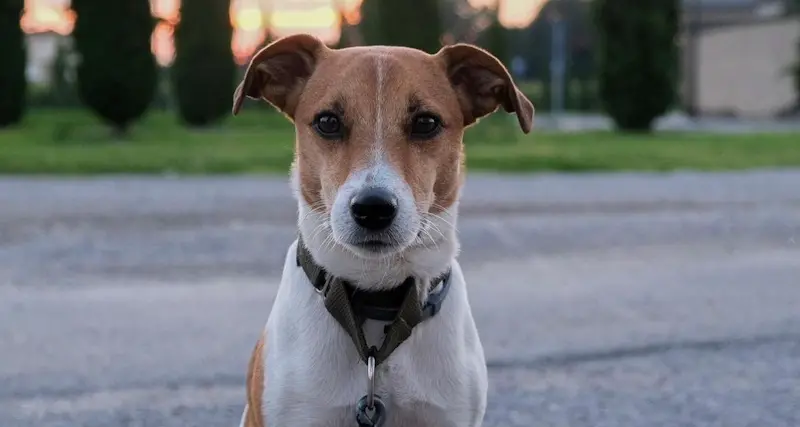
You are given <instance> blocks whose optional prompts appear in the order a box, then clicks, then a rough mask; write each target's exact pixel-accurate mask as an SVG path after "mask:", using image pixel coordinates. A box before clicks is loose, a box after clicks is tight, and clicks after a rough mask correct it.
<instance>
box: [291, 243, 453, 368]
mask: <svg viewBox="0 0 800 427" xmlns="http://www.w3.org/2000/svg"><path fill="white" fill-rule="evenodd" d="M297 264H298V266H300V267H302V268H303V271H304V272H305V273H306V276H308V278H309V280H310V281H311V283H312V285H314V288H316V289H317V291H318V292H319V293H320V294H322V297H323V300H324V303H325V308H326V309H327V310H328V312H329V313H330V314H331V316H333V318H334V319H336V321H337V322H338V323H339V324H340V325H341V326H342V328H344V330H345V332H347V334H348V335H349V336H350V338H351V339H352V340H353V343H354V344H355V346H356V350H357V351H358V355H359V357H360V358H361V360H362V361H364V363H366V362H367V359H368V358H369V357H370V356H372V357H374V358H375V364H376V365H380V364H381V363H382V362H383V361H385V360H386V359H387V358H388V357H389V355H390V354H392V352H393V351H394V350H395V349H397V347H398V346H400V344H402V343H403V342H404V341H405V340H406V339H408V337H410V336H411V331H412V330H413V329H414V327H415V326H417V325H418V324H420V323H421V322H423V321H425V320H427V319H429V318H431V317H433V316H434V315H436V313H437V312H438V310H439V307H440V306H441V303H442V301H443V300H444V297H445V296H446V295H447V290H448V289H449V282H450V280H449V275H450V271H449V270H448V271H447V273H446V274H445V275H443V276H442V277H439V278H437V279H436V280H433V281H432V282H431V288H434V287H436V286H437V285H438V284H439V283H440V282H442V283H443V286H442V289H441V290H440V291H439V292H437V294H435V295H431V297H429V298H430V299H431V301H430V302H429V303H428V304H426V305H425V306H424V307H423V305H422V303H421V301H420V297H419V292H417V288H416V286H415V279H414V278H413V277H409V278H408V279H406V281H405V282H403V284H402V285H400V286H405V287H406V289H407V290H406V292H405V296H404V297H403V300H402V303H401V304H400V307H399V309H398V310H397V315H396V316H395V317H394V319H393V320H392V321H391V323H390V324H389V325H388V326H387V327H386V328H385V329H384V331H385V336H384V339H383V343H382V344H381V347H380V348H377V349H376V348H375V347H369V346H368V345H367V340H366V338H365V337H364V330H363V329H362V328H361V325H362V323H363V321H364V318H363V317H360V316H358V315H357V314H356V311H355V310H354V307H353V302H352V300H351V297H350V295H349V291H348V286H347V282H346V281H345V280H342V279H340V278H337V277H333V276H331V275H329V274H327V273H326V272H325V270H324V269H323V268H322V267H320V266H319V265H317V264H316V262H315V261H314V259H313V258H312V256H311V253H310V252H309V251H308V249H307V248H306V247H305V245H304V244H303V242H302V240H300V239H298V242H297Z"/></svg>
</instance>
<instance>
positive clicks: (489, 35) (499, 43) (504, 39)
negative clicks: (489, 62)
mask: <svg viewBox="0 0 800 427" xmlns="http://www.w3.org/2000/svg"><path fill="white" fill-rule="evenodd" d="M489 16H490V17H491V23H490V24H489V26H488V27H487V28H486V29H485V30H483V33H482V34H481V37H480V39H479V44H480V45H481V47H483V48H484V49H486V50H488V51H489V52H491V53H492V54H493V55H494V56H496V57H497V59H499V60H500V62H502V63H503V64H504V65H505V66H506V67H508V66H509V63H510V61H511V58H510V56H511V55H510V53H509V50H510V49H509V47H510V46H509V42H510V40H509V37H508V36H509V30H508V29H507V28H506V27H504V26H503V24H502V23H500V10H499V9H498V8H495V9H492V10H490V11H489Z"/></svg>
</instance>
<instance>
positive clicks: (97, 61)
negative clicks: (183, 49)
mask: <svg viewBox="0 0 800 427" xmlns="http://www.w3.org/2000/svg"><path fill="white" fill-rule="evenodd" d="M72 8H73V9H74V10H75V12H76V14H77V20H76V22H75V29H74V31H73V37H74V40H75V49H76V50H77V52H78V54H79V55H80V62H79V65H78V68H77V80H78V93H79V95H80V98H81V101H82V102H83V103H84V104H85V105H87V106H88V107H89V108H90V109H91V110H92V111H93V112H94V113H95V114H97V115H98V116H99V117H100V118H101V119H102V120H103V121H104V122H105V123H107V124H109V125H110V126H112V128H113V129H114V131H115V132H116V133H117V134H118V135H122V134H124V133H126V132H127V130H128V128H129V126H130V125H131V124H132V123H133V122H134V121H136V120H138V119H139V118H141V117H142V115H144V113H145V112H146V111H147V108H148V107H149V106H150V103H151V102H152V101H153V98H154V97H155V93H156V85H157V79H158V77H157V75H158V70H157V64H156V61H155V57H154V56H153V53H152V51H151V47H150V38H151V36H152V33H153V29H154V27H155V19H154V18H153V16H152V15H151V14H150V2H149V1H148V0H113V1H110V0H72Z"/></svg>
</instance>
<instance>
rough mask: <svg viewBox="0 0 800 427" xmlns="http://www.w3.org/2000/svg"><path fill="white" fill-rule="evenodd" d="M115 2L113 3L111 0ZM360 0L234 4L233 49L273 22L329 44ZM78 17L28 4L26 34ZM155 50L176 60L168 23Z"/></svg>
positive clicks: (517, 19)
mask: <svg viewBox="0 0 800 427" xmlns="http://www.w3.org/2000/svg"><path fill="white" fill-rule="evenodd" d="M109 1H113V0H109ZM502 1H503V7H502V8H501V14H500V20H501V22H502V23H503V24H504V25H506V26H509V27H518V26H525V25H527V24H528V23H530V22H531V21H532V20H533V18H534V17H535V16H536V13H537V12H538V11H539V8H540V6H541V3H542V2H544V1H545V0H502ZM360 2H361V0H232V5H231V22H232V23H233V25H234V27H235V31H234V37H233V43H232V45H233V49H234V53H235V54H236V56H237V57H238V58H240V59H243V58H246V57H247V55H249V54H250V52H252V50H253V49H255V48H256V47H258V45H259V44H260V43H261V41H262V40H261V38H262V36H263V29H264V28H265V27H267V25H268V24H271V27H272V29H273V31H274V32H275V33H276V34H277V35H279V36H283V35H288V34H293V33H298V32H306V33H311V34H314V35H316V36H318V37H320V38H322V39H324V40H326V41H335V40H337V39H338V37H339V22H338V14H337V13H336V9H335V6H336V5H340V6H343V7H344V8H345V10H356V8H357V6H358V4H359V3H360ZM469 2H470V3H472V5H473V6H491V5H494V4H495V3H496V2H497V0H469ZM179 5H180V0H151V8H152V10H153V14H154V15H156V16H159V17H162V18H166V19H171V18H175V17H176V16H177V10H178V7H179ZM73 22H74V14H73V13H72V12H71V11H70V10H69V0H25V14H24V16H23V18H22V28H23V29H24V30H25V31H26V32H30V33H35V32H42V31H55V32H58V33H60V34H68V33H69V32H70V31H72V25H73ZM153 50H154V52H155V53H156V57H157V58H158V60H159V62H160V63H162V64H167V63H169V62H170V61H171V58H172V55H173V53H174V51H173V48H172V33H171V29H170V27H169V26H168V25H161V26H159V27H157V28H156V31H155V32H154V33H153Z"/></svg>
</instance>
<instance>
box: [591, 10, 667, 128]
mask: <svg viewBox="0 0 800 427" xmlns="http://www.w3.org/2000/svg"><path fill="white" fill-rule="evenodd" d="M679 7H680V6H679V3H678V0H650V1H646V2H643V1H641V0H595V2H594V21H595V24H596V27H597V30H598V65H599V79H598V86H599V96H600V99H601V102H602V105H603V108H604V110H605V111H606V112H607V113H608V114H609V115H610V116H611V118H612V119H613V120H614V122H615V123H616V125H617V127H618V128H619V129H621V130H627V131H649V130H650V129H651V128H652V125H653V122H654V121H655V119H656V118H658V117H659V116H661V115H663V114H664V113H666V112H667V111H668V110H669V108H670V107H672V106H673V104H674V102H675V101H676V98H677V84H678V67H679V51H678V46H677V37H678V29H679Z"/></svg>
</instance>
